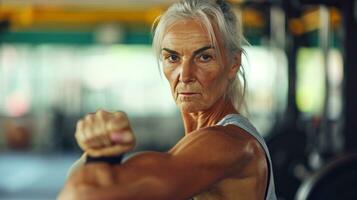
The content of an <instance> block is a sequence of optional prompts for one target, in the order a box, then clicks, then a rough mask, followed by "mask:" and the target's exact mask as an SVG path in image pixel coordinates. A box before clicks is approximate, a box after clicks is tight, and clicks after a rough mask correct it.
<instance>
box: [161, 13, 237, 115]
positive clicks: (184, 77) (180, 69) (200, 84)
mask: <svg viewBox="0 0 357 200" xmlns="http://www.w3.org/2000/svg"><path fill="white" fill-rule="evenodd" d="M216 37H217V38H219V35H216ZM218 45H219V46H218V47H215V46H212V44H211V42H210V38H209V35H208V33H207V31H206V30H205V29H204V28H203V27H202V26H201V25H200V24H199V23H198V22H197V21H194V20H182V21H179V22H177V23H175V24H174V25H172V26H171V27H170V28H169V29H168V30H167V32H166V34H165V36H164V38H163V42H162V49H161V58H162V62H163V71H164V74H165V76H166V78H167V80H168V81H169V83H170V87H171V92H172V95H173V97H174V99H175V102H176V104H177V105H178V106H179V108H180V109H181V111H182V112H186V113H194V112H198V111H205V110H207V109H209V108H210V107H211V106H212V105H213V104H214V103H215V102H217V100H218V99H219V98H221V97H222V96H223V94H224V93H225V92H226V90H227V86H228V83H229V80H230V79H233V78H234V77H235V76H236V73H237V70H238V69H239V65H237V66H236V65H235V64H233V65H232V66H229V67H228V66H227V65H228V62H227V59H226V56H225V55H226V54H225V52H224V51H223V50H222V49H223V48H222V47H221V45H220V42H219V41H218ZM216 49H220V50H221V51H220V52H221V54H222V56H223V65H225V66H222V65H221V64H220V62H219V58H218V55H217V53H216Z"/></svg>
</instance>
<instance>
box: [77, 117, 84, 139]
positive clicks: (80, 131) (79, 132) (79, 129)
mask: <svg viewBox="0 0 357 200" xmlns="http://www.w3.org/2000/svg"><path fill="white" fill-rule="evenodd" d="M83 126H84V121H83V120H79V121H78V122H77V126H76V133H75V137H76V139H77V140H79V141H81V142H83V141H84V139H85V136H84V133H83Z"/></svg>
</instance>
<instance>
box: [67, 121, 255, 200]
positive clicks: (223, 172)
mask: <svg viewBox="0 0 357 200" xmlns="http://www.w3.org/2000/svg"><path fill="white" fill-rule="evenodd" d="M252 156H253V154H252V151H251V150H250V148H249V142H247V141H246V140H237V139H236V138H233V137H231V136H229V135H226V134H224V133H223V132H222V131H220V130H218V129H215V128H209V129H205V130H201V131H198V132H196V133H192V135H190V136H188V137H186V138H184V139H183V140H182V141H180V142H179V143H178V144H177V145H176V146H175V147H174V148H173V149H172V150H171V151H170V152H168V153H156V152H149V153H143V154H139V155H136V156H134V157H132V158H131V159H129V160H127V161H126V162H125V163H123V164H122V165H119V166H115V167H108V166H106V167H104V168H103V165H96V164H94V165H87V166H83V168H82V169H79V171H80V172H79V173H78V174H82V176H86V173H94V171H95V170H98V169H99V168H101V169H100V170H101V172H100V173H101V174H106V176H111V177H112V178H114V181H113V183H110V184H104V185H103V184H102V185H100V184H99V185H98V184H97V185H95V184H92V185H90V186H89V187H81V189H80V193H81V195H79V196H81V199H93V200H97V199H98V200H106V199H141V200H145V199H150V200H152V199H155V200H160V199H165V200H167V199H170V200H174V199H178V200H179V199H187V198H189V197H192V196H194V195H195V194H197V193H200V192H202V191H204V190H206V189H207V188H208V187H210V186H212V185H213V184H215V183H217V182H218V181H219V180H221V179H223V178H226V177H229V176H231V175H232V174H233V172H237V170H242V169H243V168H244V167H245V166H246V165H247V163H248V162H249V160H250V159H251V158H252ZM96 168H97V169H96ZM87 175H89V174H87ZM71 179H72V177H71V178H70V180H69V182H71ZM73 179H76V178H75V177H73ZM81 180H84V179H83V178H82V179H81ZM85 182H87V183H85ZM88 182H91V181H88V178H87V181H84V182H79V183H77V186H80V185H85V184H88ZM78 188H79V187H78Z"/></svg>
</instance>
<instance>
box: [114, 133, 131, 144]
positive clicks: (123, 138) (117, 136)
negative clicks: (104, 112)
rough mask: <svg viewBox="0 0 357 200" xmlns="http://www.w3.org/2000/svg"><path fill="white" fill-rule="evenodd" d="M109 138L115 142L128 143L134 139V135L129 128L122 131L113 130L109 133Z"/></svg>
mask: <svg viewBox="0 0 357 200" xmlns="http://www.w3.org/2000/svg"><path fill="white" fill-rule="evenodd" d="M110 139H111V141H112V142H114V143H116V144H129V143H132V142H133V140H134V135H133V134H132V132H131V131H130V130H126V131H123V132H114V133H111V134H110Z"/></svg>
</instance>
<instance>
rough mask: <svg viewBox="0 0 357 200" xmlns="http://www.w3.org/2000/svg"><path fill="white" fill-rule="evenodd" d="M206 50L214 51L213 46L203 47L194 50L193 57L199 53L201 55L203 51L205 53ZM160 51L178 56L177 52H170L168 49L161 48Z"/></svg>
mask: <svg viewBox="0 0 357 200" xmlns="http://www.w3.org/2000/svg"><path fill="white" fill-rule="evenodd" d="M207 49H214V46H211V45H208V46H204V47H202V48H199V49H197V50H195V51H194V52H193V55H194V56H195V55H197V54H199V53H201V52H203V51H206V50H207ZM162 50H164V51H167V52H169V53H171V54H177V55H178V54H180V53H178V52H177V51H174V50H171V49H168V48H162Z"/></svg>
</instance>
